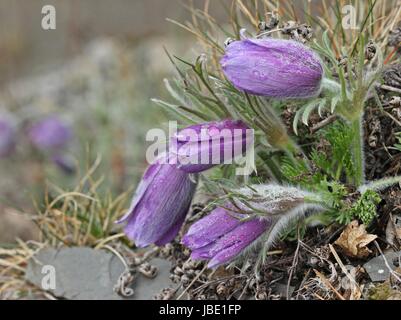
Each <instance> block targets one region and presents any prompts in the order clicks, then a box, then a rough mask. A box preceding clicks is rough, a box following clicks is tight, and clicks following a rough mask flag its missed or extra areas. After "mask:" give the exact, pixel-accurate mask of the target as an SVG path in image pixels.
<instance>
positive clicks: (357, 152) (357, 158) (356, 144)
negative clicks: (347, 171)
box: [351, 116, 365, 187]
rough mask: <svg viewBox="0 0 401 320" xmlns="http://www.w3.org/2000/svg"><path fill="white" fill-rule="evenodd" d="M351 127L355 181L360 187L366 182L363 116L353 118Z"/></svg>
mask: <svg viewBox="0 0 401 320" xmlns="http://www.w3.org/2000/svg"><path fill="white" fill-rule="evenodd" d="M351 128H352V132H353V137H352V145H351V150H352V155H353V160H354V166H355V176H354V183H355V185H356V186H357V187H359V186H361V185H363V184H364V182H365V172H364V156H363V129H362V116H359V117H358V118H357V119H354V120H352V122H351Z"/></svg>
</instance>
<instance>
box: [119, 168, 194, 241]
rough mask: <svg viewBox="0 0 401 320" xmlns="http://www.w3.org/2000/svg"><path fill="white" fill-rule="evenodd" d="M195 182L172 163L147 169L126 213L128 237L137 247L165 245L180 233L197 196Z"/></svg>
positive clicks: (124, 218) (121, 220) (120, 221)
mask: <svg viewBox="0 0 401 320" xmlns="http://www.w3.org/2000/svg"><path fill="white" fill-rule="evenodd" d="M195 188H196V182H194V181H193V180H192V179H191V177H190V176H189V175H188V174H187V173H185V172H184V171H181V170H179V169H177V168H176V167H175V165H171V164H160V161H157V162H156V163H155V164H152V165H150V166H149V167H148V169H147V170H146V172H145V174H144V176H143V178H142V180H141V182H140V183H139V185H138V188H137V190H136V193H135V196H134V199H133V201H132V204H131V207H130V209H129V210H128V212H127V214H126V215H125V216H124V217H123V218H122V219H120V220H119V221H117V222H118V223H122V222H126V227H125V229H124V231H125V233H126V235H127V236H128V238H130V239H131V240H133V241H134V242H135V245H136V246H138V247H146V246H148V245H150V244H152V243H155V244H156V245H164V244H166V243H168V242H170V241H171V240H173V239H174V238H175V237H176V235H177V234H178V232H179V230H180V228H181V226H182V224H183V222H184V219H185V216H186V214H187V212H188V209H189V206H190V204H191V201H192V197H193V195H194V193H195Z"/></svg>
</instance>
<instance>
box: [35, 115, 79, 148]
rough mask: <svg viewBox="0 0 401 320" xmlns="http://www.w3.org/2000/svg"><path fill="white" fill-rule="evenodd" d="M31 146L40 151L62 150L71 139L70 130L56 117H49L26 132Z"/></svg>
mask: <svg viewBox="0 0 401 320" xmlns="http://www.w3.org/2000/svg"><path fill="white" fill-rule="evenodd" d="M28 136H29V139H30V141H31V142H32V144H33V145H34V146H35V147H37V148H38V149H40V150H55V149H60V148H63V147H65V146H66V145H67V143H68V142H69V141H70V140H71V138H72V130H71V128H70V127H69V126H68V124H67V123H65V122H64V121H63V120H61V119H60V118H58V117H57V116H50V117H47V118H44V119H42V120H40V121H38V122H36V123H34V124H33V125H32V126H31V127H30V128H29V130H28Z"/></svg>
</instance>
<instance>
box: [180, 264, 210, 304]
mask: <svg viewBox="0 0 401 320" xmlns="http://www.w3.org/2000/svg"><path fill="white" fill-rule="evenodd" d="M206 269H207V265H205V266H204V267H203V269H202V270H201V272H199V273H198V274H197V275H196V277H195V278H194V279H193V280H192V281H191V283H190V284H189V285H188V287H186V288H185V289H184V291H183V292H182V293H181V294H180V295H179V296H178V298H177V300H180V299H181V298H182V297H183V296H184V294H185V293H186V292H187V291H188V290H189V288H191V287H192V285H193V284H194V283H195V282H196V281H197V280H198V279H199V277H200V276H201V275H202V274H203V272H205V270H206Z"/></svg>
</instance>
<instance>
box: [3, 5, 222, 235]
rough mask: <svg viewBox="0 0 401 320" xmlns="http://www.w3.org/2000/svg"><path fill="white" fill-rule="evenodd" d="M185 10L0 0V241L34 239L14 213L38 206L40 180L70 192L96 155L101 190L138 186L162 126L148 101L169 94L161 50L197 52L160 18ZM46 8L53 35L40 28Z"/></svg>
mask: <svg viewBox="0 0 401 320" xmlns="http://www.w3.org/2000/svg"><path fill="white" fill-rule="evenodd" d="M191 3H192V1H191ZM193 3H194V5H195V6H199V7H202V6H203V5H205V1H202V0H200V1H193ZM188 4H190V2H189V1H183V2H179V1H171V0H169V1H166V0H135V1H132V0H113V1H111V0H85V1H78V0H69V1H65V0H57V1H55V0H46V1H41V0H29V1H26V0H0V177H1V178H0V243H7V242H11V241H14V240H15V238H16V237H19V238H21V239H24V240H26V239H32V238H33V239H34V238H35V237H36V232H37V231H36V229H35V227H34V225H33V223H32V222H31V221H30V219H28V218H27V217H26V215H25V214H21V213H28V214H29V213H30V212H33V211H34V210H35V206H34V204H36V206H37V207H39V208H40V206H41V202H43V199H44V195H45V191H46V188H45V185H46V184H49V183H50V184H54V185H56V186H58V187H59V188H61V189H63V190H70V189H71V188H73V187H74V186H75V185H76V183H77V181H79V178H80V177H82V176H83V174H85V172H86V171H87V170H88V168H89V167H90V166H91V165H92V164H93V163H94V162H95V160H96V159H98V160H100V167H99V169H98V170H97V172H98V174H99V175H103V176H104V183H103V184H102V186H103V187H104V188H105V192H106V191H111V192H112V193H114V194H118V193H120V192H122V191H126V190H127V189H128V188H129V187H134V186H135V185H136V183H137V181H138V179H139V178H140V176H141V174H142V172H143V170H144V168H145V167H146V162H145V148H146V141H145V135H146V132H147V130H148V129H150V128H156V127H160V126H161V125H162V124H163V122H164V121H166V120H165V119H166V118H165V115H164V114H163V112H162V110H161V109H160V107H158V106H156V105H154V104H153V103H152V102H151V101H150V98H152V97H161V98H163V97H165V96H167V93H166V92H165V90H164V86H163V81H162V80H163V78H165V77H169V76H170V75H171V74H172V73H173V67H172V66H171V64H170V62H169V60H168V58H167V56H166V54H165V52H164V49H163V47H166V48H167V49H168V50H169V51H170V52H171V53H173V54H176V55H179V56H183V57H186V58H188V59H191V57H192V56H194V55H195V52H192V51H191V50H193V43H194V41H193V38H191V37H190V35H189V34H188V33H187V32H185V31H183V30H182V29H180V28H179V27H177V26H175V25H173V24H172V23H170V22H168V21H166V17H169V18H171V19H174V20H178V21H185V20H186V19H188V18H189V14H188V11H187V10H186V9H185V5H188ZM44 5H53V6H54V7H55V9H56V29H55V30H44V29H43V28H42V24H41V23H42V19H43V17H44V14H42V7H43V6H44ZM213 5H214V4H213ZM212 10H213V12H215V13H216V14H217V15H218V14H219V12H220V11H221V12H223V11H224V10H223V7H222V6H219V5H217V6H216V9H212ZM189 41H191V42H189ZM189 48H191V49H189Z"/></svg>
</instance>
